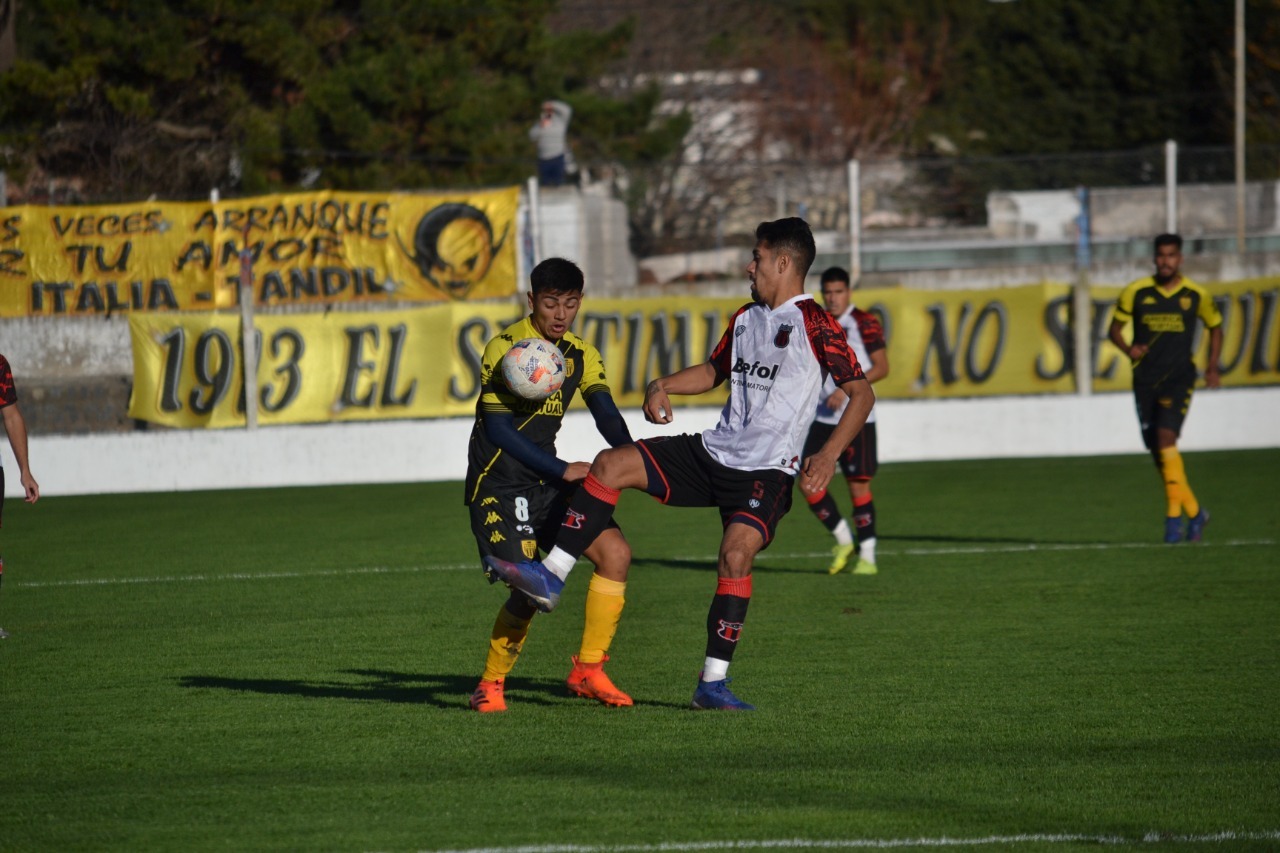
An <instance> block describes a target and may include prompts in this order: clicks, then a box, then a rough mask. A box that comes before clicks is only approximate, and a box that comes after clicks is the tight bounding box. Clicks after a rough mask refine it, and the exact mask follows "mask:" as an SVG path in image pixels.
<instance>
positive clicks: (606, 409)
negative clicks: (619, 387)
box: [586, 391, 631, 447]
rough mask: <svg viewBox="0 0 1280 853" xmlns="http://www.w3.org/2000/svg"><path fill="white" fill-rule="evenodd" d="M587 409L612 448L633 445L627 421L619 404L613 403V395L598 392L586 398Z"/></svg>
mask: <svg viewBox="0 0 1280 853" xmlns="http://www.w3.org/2000/svg"><path fill="white" fill-rule="evenodd" d="M586 401H587V408H588V409H590V410H591V417H592V418H594V419H595V422H596V429H597V430H599V431H600V435H601V436H602V437H603V438H604V440H605V441H607V442H609V446H610V447H621V446H622V445H624V444H630V443H631V430H629V429H627V421H626V419H625V418H623V417H622V412H620V411H618V404H617V403H615V402H613V395H612V394H610V393H609V392H607V391H598V392H596V393H595V394H592V395H590V396H589V397H587V398H586Z"/></svg>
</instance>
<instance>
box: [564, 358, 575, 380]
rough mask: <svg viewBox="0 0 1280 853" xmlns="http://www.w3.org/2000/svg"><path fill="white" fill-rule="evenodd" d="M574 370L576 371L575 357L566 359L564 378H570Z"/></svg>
mask: <svg viewBox="0 0 1280 853" xmlns="http://www.w3.org/2000/svg"><path fill="white" fill-rule="evenodd" d="M573 371H574V363H573V359H571V358H566V359H564V378H565V379H568V378H569V377H570V376H572V375H573Z"/></svg>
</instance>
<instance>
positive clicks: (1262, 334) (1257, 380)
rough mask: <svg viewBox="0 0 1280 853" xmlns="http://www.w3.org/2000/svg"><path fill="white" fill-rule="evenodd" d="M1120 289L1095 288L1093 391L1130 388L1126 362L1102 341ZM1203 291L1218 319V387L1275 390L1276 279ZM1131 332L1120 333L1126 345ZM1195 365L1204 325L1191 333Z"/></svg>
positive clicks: (1202, 354)
mask: <svg viewBox="0 0 1280 853" xmlns="http://www.w3.org/2000/svg"><path fill="white" fill-rule="evenodd" d="M1122 289H1123V288H1119V287H1114V288H1094V289H1093V290H1092V295H1093V297H1094V303H1093V308H1094V332H1095V334H1096V336H1097V337H1096V344H1097V349H1096V350H1095V357H1094V359H1095V360H1094V374H1093V375H1094V388H1095V389H1096V390H1099V391H1113V390H1120V389H1125V390H1127V389H1129V388H1130V387H1132V381H1133V372H1132V369H1131V365H1130V363H1129V359H1128V357H1127V356H1125V355H1124V354H1123V353H1121V352H1120V351H1119V350H1117V349H1116V348H1115V346H1113V345H1112V344H1111V342H1110V341H1109V340H1108V339H1107V330H1108V329H1109V328H1110V327H1111V313H1112V310H1113V309H1114V308H1115V304H1116V299H1117V298H1118V297H1119V296H1120V291H1121V290H1122ZM1205 289H1206V290H1208V291H1209V293H1210V295H1211V296H1212V297H1213V303H1214V305H1216V306H1217V308H1218V311H1219V313H1221V314H1222V353H1221V354H1220V355H1219V359H1218V361H1219V365H1218V366H1219V368H1220V369H1221V371H1222V384H1223V385H1224V386H1229V387H1239V386H1245V385H1275V384H1276V383H1277V382H1280V278H1256V279H1249V280H1247V281H1233V282H1228V283H1225V284H1208V285H1205ZM1131 332H1132V330H1131V329H1130V328H1128V327H1126V329H1125V338H1126V340H1127V339H1129V338H1130V336H1131ZM1194 349H1195V363H1196V366H1197V367H1198V368H1199V369H1200V372H1201V373H1203V372H1204V366H1205V363H1206V362H1207V361H1208V353H1209V336H1208V335H1207V334H1206V333H1205V329H1204V325H1203V324H1200V325H1199V326H1198V327H1197V331H1196V343H1195V348H1194Z"/></svg>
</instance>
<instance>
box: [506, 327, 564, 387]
mask: <svg viewBox="0 0 1280 853" xmlns="http://www.w3.org/2000/svg"><path fill="white" fill-rule="evenodd" d="M502 378H503V379H505V380H506V381H507V387H508V388H510V389H511V393H512V394H515V395H516V396H517V397H520V398H522V399H525V400H533V401H538V400H545V399H547V398H548V397H550V396H551V395H552V394H554V393H556V392H557V391H559V390H560V386H561V385H563V384H564V359H563V358H561V357H560V350H559V349H557V348H556V345H555V344H553V343H551V341H548V340H543V339H542V338H525V339H524V340H521V341H516V342H515V343H514V344H512V345H511V349H509V350H507V354H506V355H504V356H503V357H502Z"/></svg>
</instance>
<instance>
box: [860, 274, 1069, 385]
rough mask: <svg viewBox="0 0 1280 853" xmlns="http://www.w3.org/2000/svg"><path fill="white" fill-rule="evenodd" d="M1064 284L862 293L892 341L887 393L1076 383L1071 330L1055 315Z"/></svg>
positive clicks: (863, 305) (1063, 295)
mask: <svg viewBox="0 0 1280 853" xmlns="http://www.w3.org/2000/svg"><path fill="white" fill-rule="evenodd" d="M1068 294H1069V291H1068V289H1067V288H1066V287H1065V286H1063V285H1030V286H1026V287H1010V288H1000V289H996V290H957V291H921V290H899V289H894V290H884V289H880V290H871V289H868V290H858V291H856V292H855V294H854V298H855V300H856V302H857V305H858V307H859V308H861V309H862V310H864V311H871V312H873V313H875V314H877V315H878V316H879V317H880V318H881V321H882V323H883V324H884V329H885V337H886V340H887V341H888V351H889V375H888V376H887V377H886V378H884V379H882V380H881V381H880V382H878V383H877V384H876V393H877V395H879V396H882V397H886V398H935V397H971V396H976V395H984V394H1034V393H1052V392H1060V391H1067V390H1070V389H1071V388H1072V387H1073V383H1072V379H1071V375H1070V370H1071V363H1070V360H1069V359H1068V358H1067V357H1066V356H1065V355H1064V352H1065V346H1066V344H1067V342H1068V338H1069V333H1068V332H1067V331H1066V327H1065V315H1064V316H1063V318H1062V324H1061V325H1058V324H1056V323H1054V322H1053V319H1052V317H1051V315H1050V309H1051V306H1052V305H1053V304H1054V303H1055V301H1059V300H1060V301H1063V302H1064V304H1067V303H1066V302H1065V300H1066V298H1067V297H1068Z"/></svg>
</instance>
